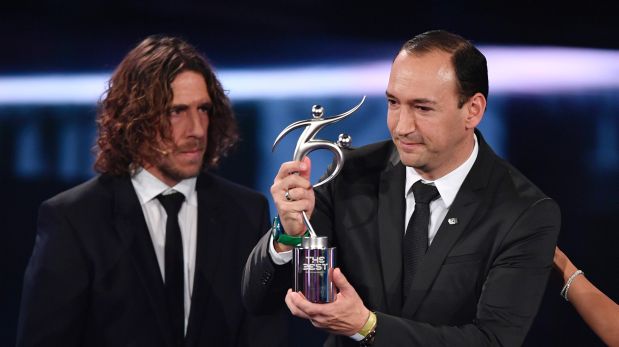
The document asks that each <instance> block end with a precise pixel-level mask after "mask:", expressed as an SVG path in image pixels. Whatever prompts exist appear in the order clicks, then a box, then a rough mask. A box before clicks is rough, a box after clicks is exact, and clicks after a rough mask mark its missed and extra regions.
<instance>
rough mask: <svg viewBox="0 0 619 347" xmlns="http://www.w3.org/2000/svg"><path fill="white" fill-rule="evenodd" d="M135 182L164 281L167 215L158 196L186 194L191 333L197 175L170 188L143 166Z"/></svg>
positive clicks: (183, 214) (181, 215)
mask: <svg viewBox="0 0 619 347" xmlns="http://www.w3.org/2000/svg"><path fill="white" fill-rule="evenodd" d="M131 183H132V184H133V188H134V189H135V192H136V194H137V195H138V199H139V201H140V205H141V206H142V212H144V217H145V219H146V225H147V226H148V232H149V233H150V238H151V240H152V241H153V247H154V248H155V255H156V256H157V263H159V270H161V278H163V279H164V280H165V233H166V221H167V214H166V212H165V209H164V208H163V206H162V205H161V203H160V202H159V200H157V195H159V194H162V193H163V194H164V195H167V194H172V193H174V192H179V193H182V194H183V195H184V196H185V201H184V202H183V204H182V206H181V209H180V211H179V212H178V224H179V226H180V228H181V237H182V239H183V242H182V243H183V278H184V280H183V281H184V287H183V289H184V297H185V299H184V302H185V332H187V324H188V322H189V309H190V308H191V293H192V290H193V278H194V272H195V264H196V237H197V228H198V226H197V224H198V223H197V222H198V194H197V193H196V178H195V177H193V178H189V179H186V180H182V181H180V182H179V183H178V184H177V185H175V186H174V187H169V186H168V185H166V184H165V183H163V182H161V181H160V180H159V179H158V178H157V177H155V176H153V175H152V174H151V173H150V172H148V171H147V170H144V169H140V170H138V173H137V174H135V175H134V176H133V177H132V178H131Z"/></svg>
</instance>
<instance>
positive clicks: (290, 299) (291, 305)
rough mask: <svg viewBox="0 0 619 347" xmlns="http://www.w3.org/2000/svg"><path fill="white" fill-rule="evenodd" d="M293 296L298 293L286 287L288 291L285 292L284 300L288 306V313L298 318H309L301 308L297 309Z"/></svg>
mask: <svg viewBox="0 0 619 347" xmlns="http://www.w3.org/2000/svg"><path fill="white" fill-rule="evenodd" d="M295 296H298V293H295V292H293V291H292V289H288V293H286V298H285V299H284V301H285V302H286V306H288V309H289V310H290V313H292V315H294V316H297V317H300V318H304V319H310V317H309V316H308V315H307V314H306V313H305V312H303V311H302V310H301V309H299V307H298V306H297V305H296V304H295V303H294V301H295V300H294V299H293V298H294V297H295Z"/></svg>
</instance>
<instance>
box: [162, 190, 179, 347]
mask: <svg viewBox="0 0 619 347" xmlns="http://www.w3.org/2000/svg"><path fill="white" fill-rule="evenodd" d="M157 199H158V200H159V202H161V205H162V206H163V208H164V209H165V211H166V214H167V215H168V217H167V221H166V227H165V265H164V266H165V267H164V269H165V294H166V300H167V307H168V313H169V315H170V321H171V324H172V328H171V330H172V334H173V336H174V345H175V346H182V345H183V339H184V336H185V295H184V293H183V287H184V286H183V283H184V278H183V271H184V266H183V238H182V236H181V228H180V226H179V225H178V211H179V210H180V209H181V205H182V204H183V201H185V196H183V194H181V193H173V194H169V195H158V196H157Z"/></svg>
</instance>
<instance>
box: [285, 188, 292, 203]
mask: <svg viewBox="0 0 619 347" xmlns="http://www.w3.org/2000/svg"><path fill="white" fill-rule="evenodd" d="M284 198H286V201H292V198H291V197H290V191H289V190H287V191H286V193H285V194H284Z"/></svg>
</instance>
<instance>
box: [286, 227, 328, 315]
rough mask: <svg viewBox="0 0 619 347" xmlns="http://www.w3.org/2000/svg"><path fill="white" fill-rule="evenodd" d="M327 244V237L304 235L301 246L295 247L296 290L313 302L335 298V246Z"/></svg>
mask: <svg viewBox="0 0 619 347" xmlns="http://www.w3.org/2000/svg"><path fill="white" fill-rule="evenodd" d="M326 246H327V238H326V237H315V238H311V237H304V238H303V241H302V243H301V247H296V248H295V249H294V254H293V265H294V272H295V273H294V290H295V291H296V292H301V293H303V295H304V296H305V298H306V299H307V300H308V301H310V302H313V303H320V304H324V303H329V302H333V301H334V300H335V295H336V290H335V286H334V285H333V269H334V268H335V247H326Z"/></svg>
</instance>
